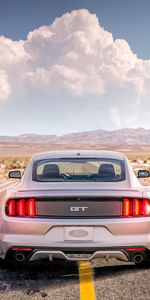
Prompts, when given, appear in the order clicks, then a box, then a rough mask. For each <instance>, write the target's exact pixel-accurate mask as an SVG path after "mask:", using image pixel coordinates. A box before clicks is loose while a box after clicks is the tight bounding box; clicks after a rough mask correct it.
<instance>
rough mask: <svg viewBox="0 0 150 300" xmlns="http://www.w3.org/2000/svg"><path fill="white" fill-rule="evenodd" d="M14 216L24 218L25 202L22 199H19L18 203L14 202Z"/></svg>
mask: <svg viewBox="0 0 150 300" xmlns="http://www.w3.org/2000/svg"><path fill="white" fill-rule="evenodd" d="M16 214H17V216H19V217H24V216H25V200H24V199H20V200H19V201H17V202H16Z"/></svg>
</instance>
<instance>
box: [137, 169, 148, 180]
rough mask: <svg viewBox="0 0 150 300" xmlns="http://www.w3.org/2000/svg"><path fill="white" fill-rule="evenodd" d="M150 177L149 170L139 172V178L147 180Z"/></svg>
mask: <svg viewBox="0 0 150 300" xmlns="http://www.w3.org/2000/svg"><path fill="white" fill-rule="evenodd" d="M147 177H150V172H149V171H148V170H139V171H138V175H137V178H147Z"/></svg>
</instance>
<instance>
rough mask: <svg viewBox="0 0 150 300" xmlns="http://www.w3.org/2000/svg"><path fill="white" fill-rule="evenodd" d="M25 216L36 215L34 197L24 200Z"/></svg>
mask: <svg viewBox="0 0 150 300" xmlns="http://www.w3.org/2000/svg"><path fill="white" fill-rule="evenodd" d="M26 214H27V216H30V217H34V216H35V215H36V207H35V199H34V198H31V199H29V200H28V201H27V202H26Z"/></svg>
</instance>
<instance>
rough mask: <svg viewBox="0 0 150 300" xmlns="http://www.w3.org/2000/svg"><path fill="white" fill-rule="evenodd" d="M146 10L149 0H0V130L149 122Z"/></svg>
mask: <svg viewBox="0 0 150 300" xmlns="http://www.w3.org/2000/svg"><path fill="white" fill-rule="evenodd" d="M81 9H84V10H81ZM73 10H76V13H75V14H74V13H73V12H72V11H73ZM149 11H150V2H149V1H148V0H144V1H135V0H132V1H119V0H113V1H110V0H109V1H108V0H100V1H91V0H86V1H85V0H80V1H79V0H76V1H73V0H72V1H70V0H61V1H60V0H59V1H58V0H55V1H50V0H49V1H48V0H43V1H39V0H32V1H29V0H26V1H23V0H13V1H10V0H5V1H3V0H0V35H1V36H3V37H2V38H1V40H0V90H1V95H0V135H2V134H6V135H18V134H21V133H27V132H31V133H42V134H58V135H61V134H65V133H68V132H76V131H86V130H96V129H108V130H111V129H114V130H115V129H118V128H122V127H142V126H143V127H145V128H149V108H150V106H149V84H150V74H149V68H150V63H149V60H148V59H149V58H150V54H149V53H150V43H149V28H150V18H149ZM67 13H69V15H68V14H67ZM94 14H95V15H94ZM62 15H64V17H62ZM56 17H58V21H57V22H55V23H53V22H54V20H55V18H56ZM97 18H98V19H97ZM97 20H98V21H99V23H100V24H98V21H97ZM56 23H57V24H56ZM52 24H54V25H52ZM66 24H67V25H66ZM40 26H44V27H42V29H39V28H40ZM29 32H32V33H30V34H29ZM92 32H93V36H92ZM27 36H28V37H27ZM21 40H23V41H21ZM14 41H16V42H14ZM82 64H83V65H82Z"/></svg>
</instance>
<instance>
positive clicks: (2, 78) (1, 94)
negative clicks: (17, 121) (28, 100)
mask: <svg viewBox="0 0 150 300" xmlns="http://www.w3.org/2000/svg"><path fill="white" fill-rule="evenodd" d="M10 93H11V86H10V84H9V81H8V76H7V74H6V72H5V71H3V70H0V101H2V102H4V101H5V100H6V99H7V98H8V97H9V95H10Z"/></svg>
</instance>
